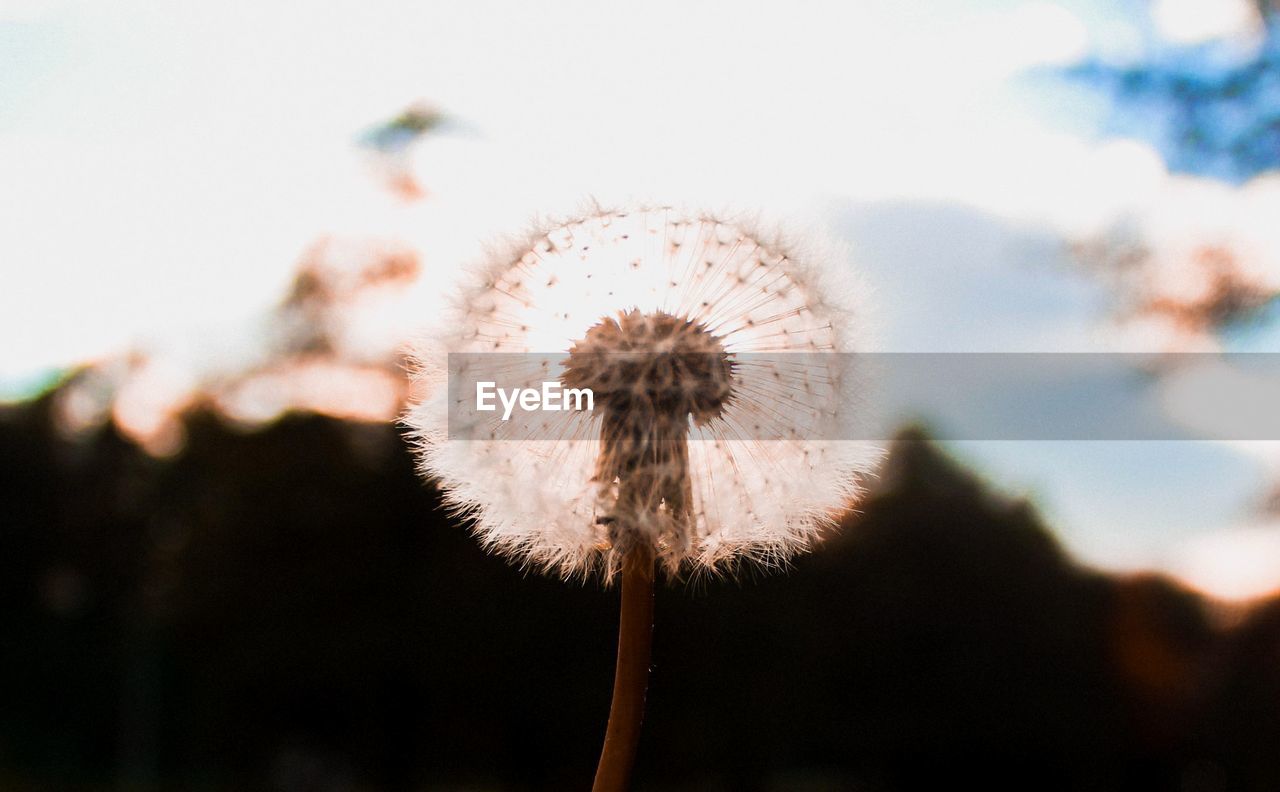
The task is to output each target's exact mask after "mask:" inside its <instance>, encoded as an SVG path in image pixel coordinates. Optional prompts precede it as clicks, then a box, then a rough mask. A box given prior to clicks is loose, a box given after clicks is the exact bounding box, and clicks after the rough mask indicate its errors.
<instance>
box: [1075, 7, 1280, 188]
mask: <svg viewBox="0 0 1280 792" xmlns="http://www.w3.org/2000/svg"><path fill="white" fill-rule="evenodd" d="M1256 37H1257V38H1256V41H1254V42H1250V43H1247V44H1246V43H1243V42H1241V41H1236V40H1225V41H1222V40H1220V41H1211V42H1207V43H1202V44H1195V45H1180V46H1177V45H1169V44H1164V43H1160V42H1156V41H1151V42H1149V43H1148V54H1147V56H1146V57H1145V58H1144V59H1143V60H1140V61H1138V62H1136V63H1130V64H1123V65H1117V64H1114V63H1112V62H1109V61H1107V60H1104V59H1099V58H1094V59H1090V60H1087V61H1085V62H1083V63H1080V64H1078V65H1075V66H1072V67H1070V68H1068V69H1067V70H1066V72H1065V74H1066V75H1067V76H1068V77H1069V78H1070V79H1073V80H1077V81H1080V82H1083V83H1086V84H1089V85H1094V86H1097V87H1099V88H1101V89H1103V90H1105V91H1106V92H1108V93H1109V94H1110V95H1111V96H1112V97H1113V98H1114V99H1115V107H1114V112H1113V115H1112V118H1111V126H1112V129H1113V131H1117V132H1120V133H1122V134H1125V135H1126V136H1131V137H1140V138H1145V139H1147V140H1149V141H1150V142H1151V143H1153V144H1154V145H1156V146H1157V148H1158V149H1159V150H1160V151H1161V152H1162V154H1163V155H1164V158H1165V161H1166V162H1167V163H1168V165H1169V167H1170V168H1171V169H1172V170H1174V171H1178V172H1184V173H1190V174H1195V175H1200V176H1210V177H1213V178H1219V179H1225V180H1229V181H1232V182H1237V183H1239V182H1243V181H1246V180H1248V179H1250V178H1252V177H1254V176H1257V175H1258V174H1261V173H1264V172H1266V171H1271V170H1275V169H1277V168H1280V13H1277V11H1276V5H1275V4H1274V3H1272V2H1269V0H1258V2H1257V22H1256Z"/></svg>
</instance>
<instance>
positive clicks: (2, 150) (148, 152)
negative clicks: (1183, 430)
mask: <svg viewBox="0 0 1280 792" xmlns="http://www.w3.org/2000/svg"><path fill="white" fill-rule="evenodd" d="M1209 5H1210V4H1206V3H1199V2H1197V3H1190V2H1188V0H1162V2H1160V3H1159V4H1158V5H1157V13H1156V15H1155V20H1156V24H1157V25H1158V26H1159V28H1160V30H1161V31H1162V32H1163V33H1164V34H1165V35H1167V36H1168V37H1170V38H1171V39H1175V40H1180V41H1194V40H1200V39H1204V38H1208V37H1212V36H1217V35H1222V34H1223V33H1224V32H1228V33H1229V32H1232V31H1234V30H1237V29H1239V28H1240V26H1241V25H1244V24H1247V18H1244V17H1241V16H1240V11H1239V7H1238V6H1239V5H1240V2H1237V1H1236V0H1224V2H1223V3H1222V4H1221V5H1220V6H1213V7H1212V9H1209V10H1206V7H1207V6H1209ZM1193 6H1194V8H1193ZM302 7H303V6H300V5H298V4H296V3H272V2H263V1H262V0H258V2H250V3H237V2H226V3H195V2H150V3H146V2H139V1H138V0H119V1H118V2H113V3H89V2H83V3H82V2H73V1H72V0H17V1H16V2H15V1H14V0H0V267H2V268H3V270H2V272H3V281H0V284H2V285H0V337H3V338H5V339H6V342H5V344H4V345H3V347H0V391H3V392H10V393H12V392H13V391H14V390H15V389H17V388H19V387H21V385H22V383H24V382H28V381H30V379H31V378H32V377H34V376H38V375H39V374H40V373H41V372H42V371H46V370H48V369H49V368H51V367H57V366H63V365H66V364H69V363H72V362H75V361H79V360H84V359H90V358H95V357H99V356H103V355H107V354H110V353H112V352H116V351H118V350H120V349H122V348H125V347H128V346H130V345H136V344H141V345H145V346H151V347H166V346H167V347H171V348H182V349H183V350H185V354H187V355H188V356H189V357H193V358H195V359H200V360H203V361H208V360H211V359H218V357H219V356H223V355H225V354H226V352H225V349H226V348H227V346H228V345H233V339H235V338H238V337H242V336H243V335H244V334H245V333H252V332H253V328H254V325H253V322H254V321H256V319H257V318H258V317H260V316H261V314H262V312H263V311H264V310H265V309H266V308H267V306H269V305H271V304H272V303H274V302H275V301H276V300H278V299H279V296H280V294H281V293H282V291H283V289H284V287H285V285H286V284H287V282H288V280H289V277H290V275H291V274H292V270H293V267H294V265H295V263H296V261H297V259H298V256H299V255H300V253H301V252H302V251H303V250H304V249H305V248H306V247H307V246H308V245H309V244H310V243H311V242H313V241H314V240H315V239H316V238H317V237H319V236H321V235H323V234H339V235H355V236H376V237H394V238H400V239H406V240H409V241H411V242H413V243H414V244H416V245H417V246H418V247H419V248H420V249H421V251H422V253H423V257H424V265H425V268H426V272H427V278H425V279H424V280H425V281H426V283H424V286H423V293H422V294H421V300H420V302H419V303H418V305H419V306H420V311H421V313H422V314H423V315H424V316H425V315H427V314H429V313H430V311H431V307H430V306H431V305H432V304H433V303H432V299H433V297H432V295H431V293H430V292H431V290H432V289H434V288H436V287H438V286H439V285H440V284H441V283H443V282H445V281H447V278H448V277H450V276H451V274H452V272H453V270H454V268H455V267H456V265H457V263H458V262H459V261H461V260H465V259H468V258H471V257H473V256H474V255H475V253H476V251H477V250H478V247H479V244H480V243H481V241H483V240H484V239H486V238H488V237H490V236H491V235H492V233H494V232H495V231H500V230H502V229H511V228H519V227H520V226H521V225H522V224H523V223H524V222H525V220H526V219H527V217H528V216H529V215H530V214H531V213H532V212H534V211H552V212H556V211H563V210H565V209H566V208H569V209H571V208H573V207H574V206H575V205H577V204H579V203H580V202H581V200H582V199H583V198H584V196H588V195H595V196H597V197H600V198H603V199H606V200H608V199H625V198H653V199H657V200H664V201H672V200H674V201H681V202H689V201H692V202H694V203H707V204H710V205H712V206H724V205H727V206H731V207H740V208H747V209H762V210H765V211H766V212H767V213H768V214H770V215H773V216H782V217H783V218H784V219H785V218H791V219H793V220H797V221H801V222H807V223H812V224H818V225H821V226H825V227H826V228H827V229H829V230H831V231H833V232H835V233H839V234H843V235H845V236H847V237H848V238H849V240H850V242H851V243H852V244H853V246H854V248H855V251H856V253H857V256H858V258H859V259H860V261H861V264H862V266H863V267H864V268H865V269H866V270H867V272H868V276H869V280H870V281H871V283H872V285H873V286H874V287H875V288H876V290H877V300H876V301H877V303H878V305H879V313H880V316H881V321H882V333H881V348H885V349H895V350H920V351H944V350H945V351H960V350H992V351H999V350H1065V349H1075V350H1089V349H1104V348H1107V347H1106V344H1107V343H1109V342H1108V340H1107V339H1105V338H1101V337H1100V336H1099V333H1098V322H1097V319H1098V317H1099V315H1100V311H1101V305H1102V302H1101V293H1100V292H1099V291H1098V289H1097V287H1096V286H1095V285H1092V284H1090V283H1088V282H1086V281H1084V280H1082V279H1080V278H1078V277H1076V276H1074V275H1072V274H1070V273H1067V272H1065V271H1064V270H1063V268H1062V267H1061V263H1062V261H1061V258H1060V257H1061V256H1062V248H1061V242H1062V240H1063V238H1064V237H1065V236H1069V235H1075V234H1081V233H1088V232H1090V231H1096V230H1098V229H1101V228H1103V227H1105V226H1106V225H1107V224H1108V223H1110V222H1112V221H1114V220H1115V219H1116V217H1117V216H1118V215H1119V213H1121V212H1122V211H1124V210H1127V209H1137V210H1139V211H1140V212H1145V213H1146V215H1147V216H1152V217H1159V218H1165V219H1167V217H1168V213H1167V212H1164V211H1162V210H1159V209H1153V208H1152V207H1161V206H1164V204H1162V203H1161V202H1162V201H1163V202H1166V203H1167V201H1168V200H1170V199H1169V196H1170V195H1171V194H1175V193H1176V190H1174V180H1173V179H1172V178H1171V177H1170V176H1169V175H1168V174H1167V173H1166V172H1165V169H1164V167H1163V164H1162V162H1161V160H1160V157H1159V156H1158V154H1156V152H1154V151H1153V150H1152V149H1151V148H1149V147H1148V146H1146V145H1145V144H1141V143H1137V142H1132V141H1105V140H1091V139H1087V138H1085V137H1082V136H1080V135H1079V134H1077V133H1075V132H1072V131H1070V130H1071V129H1072V128H1073V127H1072V125H1071V124H1069V123H1066V122H1067V121H1070V120H1072V119H1075V120H1078V117H1079V116H1080V115H1087V114H1088V113H1090V112H1096V108H1091V107H1089V106H1088V105H1087V104H1081V101H1080V99H1079V97H1074V96H1067V95H1065V94H1064V95H1063V96H1062V97H1058V98H1057V99H1055V97H1045V96H1040V95H1033V96H1031V97H1028V95H1027V92H1026V89H1025V87H1023V88H1021V89H1020V88H1018V87H1017V83H1016V82H1015V78H1017V77H1018V76H1019V75H1020V74H1022V73H1024V72H1025V70H1026V69H1028V68H1031V67H1034V66H1037V65H1044V64H1062V63H1069V62H1072V61H1073V60H1075V59H1077V58H1080V57H1082V56H1083V55H1084V54H1086V53H1087V52H1089V51H1091V50H1105V51H1107V52H1111V53H1114V52H1124V51H1125V49H1126V47H1131V46H1133V43H1132V42H1133V38H1134V35H1135V34H1133V32H1132V31H1130V30H1128V29H1127V28H1125V26H1124V25H1123V24H1121V23H1119V22H1117V21H1116V19H1115V18H1114V15H1113V13H1112V11H1111V10H1108V8H1109V6H1108V4H1106V3H1102V2H1101V0H1099V1H1098V2H1085V1H1084V0H1079V1H1077V2H1070V3H1063V4H1061V5H1058V4H1053V3H1049V2H1039V1H1034V2H1011V1H1010V2H987V3H973V2H961V1H960V0H927V1H926V0H914V1H911V2H909V1H908V0H863V2H858V3H848V2H826V3H819V2H813V3H775V4H768V5H765V4H759V7H755V4H746V3H742V2H732V3H730V2H722V3H707V2H644V3H635V4H628V5H621V4H608V5H605V4H600V3H590V2H556V3H528V2H504V3H495V2H466V3H445V2H421V1H420V0H415V1H412V2H411V1H410V0H397V1H396V2H386V3H376V4H375V3H370V2H367V1H366V2H328V3H314V4H307V6H305V8H306V9H307V10H306V13H299V9H300V8H302ZM1197 8H1198V9H1200V10H1199V11H1196V10H1195V9H1197ZM1241 19H1244V20H1245V21H1241ZM1233 26H1234V27H1233ZM418 99H424V100H427V101H429V102H431V103H432V104H434V105H436V106H438V107H440V108H442V109H443V110H444V111H445V112H446V113H448V114H449V115H450V116H451V117H453V118H455V119H458V122H459V123H458V124H457V127H456V131H454V132H453V133H450V134H448V135H443V136H440V137H437V138H435V139H433V140H429V141H428V142H427V143H426V144H424V145H423V146H422V147H421V148H420V150H419V152H418V155H417V159H416V161H415V166H414V167H415V172H416V173H417V175H418V178H419V179H420V180H421V182H422V183H423V184H424V185H425V186H426V187H427V189H428V190H429V191H430V196H429V197H428V199H427V200H425V201H422V202H419V203H416V204H404V203H401V202H398V201H397V200H395V199H394V198H393V197H391V196H390V195H388V194H387V192H386V191H385V190H383V189H381V188H380V187H379V185H378V184H377V183H376V182H375V180H373V179H371V178H370V174H369V170H368V168H367V167H366V165H367V163H366V162H364V161H363V160H362V158H361V156H360V154H359V152H358V150H357V148H356V146H355V140H356V138H357V137H358V135H359V134H360V133H361V132H362V131H363V130H365V129H367V128H368V127H369V126H371V125H372V124H374V123H376V122H378V121H380V120H383V119H386V118H388V117H391V116H393V115H395V114H396V113H397V112H399V111H400V110H401V109H402V108H404V107H405V106H406V105H408V104H409V103H410V102H412V101H414V100H418ZM1058 99H1060V101H1058ZM1055 102H1057V104H1055ZM1046 107H1048V108H1050V112H1047V113H1046V112H1045V108H1046ZM1055 116H1057V117H1058V118H1059V119H1060V120H1062V121H1063V123H1061V124H1059V123H1055ZM1075 128H1078V125H1077V126H1076V127H1075ZM1177 184H1178V185H1182V182H1181V180H1179V181H1178V182H1177ZM1179 189H1184V191H1185V190H1186V189H1189V190H1191V192H1192V193H1194V194H1195V195H1200V194H1201V193H1202V192H1204V191H1205V190H1210V189H1211V188H1210V187H1208V186H1204V187H1203V189H1201V187H1200V186H1196V185H1194V184H1193V185H1192V186H1191V187H1190V188H1186V187H1185V186H1179ZM1212 189H1217V188H1212ZM1233 200H1235V197H1234V194H1232V195H1228V196H1226V197H1225V198H1223V199H1222V201H1220V202H1219V203H1220V204H1222V205H1224V206H1232V205H1233V204H1231V201H1233ZM1224 201H1225V203H1223V202H1224ZM1193 203H1194V202H1193ZM1175 208H1176V207H1175ZM1182 211H1184V212H1189V211H1190V210H1188V209H1185V208H1184V209H1183V210H1182ZM1227 214H1230V213H1229V212H1228V213H1227ZM1185 216H1189V215H1184V217H1185ZM1196 216H1197V217H1200V216H1202V213H1201V214H1200V215H1196ZM1232 216H1234V215H1232ZM1175 225H1177V224H1176V223H1175ZM957 452H958V453H960V454H961V455H962V456H965V457H966V458H969V459H972V460H975V461H977V462H978V463H980V464H982V465H984V466H985V468H986V469H987V471H988V473H989V475H990V476H991V478H992V479H993V480H994V481H996V482H997V483H998V484H999V485H1001V486H1002V487H1004V488H1005V489H1007V490H1009V491H1012V492H1015V493H1018V492H1026V493H1031V494H1034V495H1035V496H1036V497H1037V501H1038V502H1039V503H1040V504H1041V505H1042V507H1043V508H1044V509H1045V510H1046V511H1047V512H1048V516H1049V519H1050V521H1051V522H1052V523H1053V524H1054V525H1055V526H1057V527H1058V528H1059V530H1060V535H1061V536H1062V538H1063V540H1064V541H1065V542H1066V543H1067V544H1068V546H1069V547H1071V548H1072V549H1073V550H1074V551H1076V552H1077V553H1079V554H1080V555H1082V556H1083V557H1085V558H1086V559H1088V560H1090V561H1093V562H1098V563H1103V564H1106V565H1109V566H1112V567H1123V568H1138V567H1157V568H1162V569H1166V570H1171V571H1175V572H1177V573H1179V574H1181V575H1183V576H1184V577H1187V578H1189V579H1191V580H1193V581H1195V582H1196V583H1197V584H1199V585H1202V586H1204V587H1206V588H1210V589H1213V590H1215V591H1220V592H1222V593H1224V594H1231V595H1240V594H1248V593H1253V592H1254V591H1256V590H1262V589H1264V588H1266V587H1270V586H1280V565H1274V566H1271V567H1268V568H1265V569H1263V570H1261V571H1257V570H1254V571H1252V572H1249V573H1248V574H1251V575H1253V576H1254V577H1253V578H1250V580H1251V581H1254V582H1252V583H1250V584H1249V586H1244V585H1243V584H1242V583H1241V576H1242V575H1244V574H1245V572H1244V571H1242V570H1244V566H1243V565H1242V564H1243V562H1238V561H1229V562H1223V561H1222V559H1223V558H1228V559H1231V558H1236V557H1237V556H1238V557H1241V558H1252V557H1253V556H1254V555H1256V553H1254V552H1253V550H1252V548H1255V547H1257V546H1260V545H1262V544H1266V543H1267V542H1271V543H1273V544H1274V543H1276V541H1277V540H1276V537H1277V536H1280V531H1278V530H1277V529H1275V528H1270V527H1267V526H1259V525H1256V524H1254V523H1253V522H1252V519H1253V518H1252V517H1251V516H1250V512H1249V499H1250V498H1252V497H1254V496H1256V495H1257V493H1258V491H1259V490H1260V488H1262V487H1263V485H1264V484H1265V482H1266V478H1265V476H1264V472H1265V469H1264V468H1263V467H1262V466H1261V464H1260V463H1258V462H1256V461H1255V458H1256V457H1257V455H1252V456H1251V455H1250V454H1247V453H1241V452H1240V451H1239V450H1238V449H1233V448H1227V447H1224V446H1218V445H1211V444H1191V443H1184V444H1177V445H1176V447H1168V446H1167V444H1155V443H1146V444H1141V443H1139V444H1124V445H1122V444H1087V443H1063V444H1050V443H1035V444H1032V443H1021V444H996V443H984V444H972V445H966V446H965V447H959V448H957ZM1241 526H1244V527H1243V528H1241ZM1233 537H1234V538H1233ZM1241 537H1245V538H1243V539H1241ZM1259 537H1261V538H1259ZM1206 547H1208V548H1210V549H1208V550H1206V549H1205V548H1206ZM1242 548H1243V549H1242ZM1233 553H1235V554H1236V555H1235V556H1233V555H1232V554H1233ZM1271 557H1273V558H1280V554H1271ZM1200 558H1204V559H1212V560H1211V561H1204V562H1203V563H1201V562H1199V561H1197V560H1196V559H1200ZM1224 564H1225V566H1224ZM1223 569H1225V570H1226V571H1225V572H1224V571H1223ZM1255 578H1256V580H1255ZM1257 581H1261V582H1257ZM1246 589H1247V590H1246Z"/></svg>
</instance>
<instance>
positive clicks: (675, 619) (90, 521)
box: [0, 397, 1280, 792]
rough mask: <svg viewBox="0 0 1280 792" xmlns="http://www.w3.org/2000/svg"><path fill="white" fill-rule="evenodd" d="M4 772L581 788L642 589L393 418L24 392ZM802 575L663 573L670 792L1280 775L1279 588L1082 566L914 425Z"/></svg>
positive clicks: (380, 786) (65, 777) (333, 785)
mask: <svg viewBox="0 0 1280 792" xmlns="http://www.w3.org/2000/svg"><path fill="white" fill-rule="evenodd" d="M0 482H2V483H0V515H2V519H3V528H2V530H0V562H2V563H3V575H0V788H2V789H15V790H22V789H85V790H98V789H108V788H111V789H115V788H120V789H139V790H146V789H191V790H231V789H237V790H240V789H251V790H252V789H279V790H411V789H548V790H562V789H563V790H573V789H585V788H587V787H588V786H589V784H590V779H591V773H592V770H593V768H594V762H595V759H596V755H597V752H598V749H599V742H600V739H601V737H602V735H603V729H604V720H605V716H606V713H607V710H608V701H609V691H610V681H611V677H612V663H613V642H614V640H615V619H616V618H617V617H616V603H615V598H616V596H617V593H616V591H605V590H601V589H600V588H599V586H598V585H596V584H594V583H588V584H585V585H584V584H582V583H569V584H565V583H562V582H560V581H556V580H548V579H545V578H542V577H539V576H536V575H531V574H524V573H522V572H521V571H520V570H518V569H515V568H512V567H510V566H508V565H507V564H506V563H504V562H503V561H501V560H500V559H497V558H493V557H490V556H487V555H485V554H484V553H483V552H482V551H481V550H480V549H479V548H478V547H477V545H476V543H475V542H474V541H473V540H472V539H471V538H470V537H469V536H468V535H467V533H466V531H465V530H464V529H463V528H462V527H461V526H459V525H458V524H456V523H455V522H454V521H452V520H450V519H449V518H447V517H446V516H445V515H444V514H443V513H441V511H440V510H439V508H438V500H437V498H436V495H435V493H434V492H433V491H432V489H431V488H430V487H429V486H426V485H424V484H422V483H421V482H420V481H419V480H418V479H417V478H416V477H415V475H414V472H413V465H412V460H411V458H410V457H409V455H408V453H407V451H406V449H405V447H404V444H403V442H402V441H401V439H400V438H399V437H398V435H397V433H396V431H395V429H394V428H392V427H385V426H368V425H358V424H348V423H342V422H339V421H334V420H330V419H326V418H320V417H314V416H311V417H307V416H297V417H290V418H286V419H285V420H283V421H281V422H280V423H278V424H276V425H274V426H273V427H271V428H269V429H267V430H264V431H260V432H257V433H244V432H238V431H236V430H233V429H229V428H227V427H225V426H223V425H222V424H221V423H220V422H219V420H218V419H217V418H215V417H213V416H212V415H208V414H201V413H197V414H195V415H193V416H191V417H190V420H189V425H188V441H187V445H186V449H185V451H184V452H183V453H181V454H180V455H179V456H177V457H175V458H173V459H171V460H167V461H161V460H156V459H152V458H150V457H148V456H147V455H146V454H144V453H142V452H141V451H139V450H138V449H136V448H135V447H133V446H132V445H130V444H129V443H127V442H126V441H124V440H122V439H121V438H120V437H119V436H117V435H116V434H115V433H114V432H113V430H111V429H110V428H107V429H104V430H102V431H101V432H99V433H97V434H96V435H93V436H92V437H89V438H83V439H80V440H67V439H62V438H60V436H59V435H58V433H57V431H56V430H55V429H54V427H53V426H52V425H51V421H50V399H49V398H48V397H46V398H45V399H43V400H41V401H37V402H34V403H31V404H28V405H25V406H22V407H19V408H10V409H8V410H7V411H6V412H5V413H4V415H3V417H2V418H0ZM845 522H846V524H845V525H844V527H843V530H842V531H840V532H839V533H838V534H834V535H833V536H832V537H831V538H830V539H829V540H828V541H826V542H825V543H824V544H823V545H822V546H821V547H820V548H819V549H818V550H817V552H815V553H814V554H812V555H810V556H807V557H804V558H802V559H800V560H799V561H797V562H796V564H795V565H794V568H793V569H791V570H790V571H789V572H787V573H785V574H775V575H771V576H767V577H759V578H758V579H754V578H750V577H749V578H748V579H743V580H739V581H717V580H700V581H691V582H689V583H687V584H684V585H676V586H673V587H668V588H666V589H664V590H663V591H661V592H660V594H659V598H658V605H657V619H658V626H657V632H656V634H655V647H654V667H653V675H652V686H651V691H650V699H649V717H648V720H647V722H646V724H645V731H644V735H643V738H642V743H641V748H640V758H639V764H638V767H637V769H636V787H637V789H641V790H644V789H651V790H666V789H670V790H684V789H687V790H695V789H697V790H715V789H725V790H730V789H732V790H791V789H797V790H825V789H833V790H835V789H856V790H917V789H918V790H926V789H927V790H937V789H950V788H953V787H956V788H958V785H959V784H961V783H962V782H964V783H966V785H975V784H976V786H977V788H984V789H1006V788H1009V789H1015V788H1016V789H1026V790H1147V789H1150V790H1197V791H1200V790H1203V791H1206V792H1207V791H1210V790H1276V789H1280V750H1277V746H1280V602H1271V603H1267V604H1262V605H1260V606H1258V607H1256V608H1254V609H1253V610H1252V611H1251V612H1250V613H1249V614H1246V615H1245V616H1244V617H1243V619H1241V620H1237V622H1233V623H1231V625H1230V626H1226V625H1223V624H1219V623H1218V622H1221V621H1222V620H1218V622H1215V621H1214V620H1212V619H1211V618H1210V615H1209V610H1208V609H1207V605H1206V603H1204V602H1203V601H1201V600H1200V599H1199V598H1198V597H1197V596H1196V595H1194V594H1192V593H1190V592H1187V591H1185V590H1182V589H1180V588H1178V587H1177V586H1176V585H1174V584H1173V583H1171V582H1169V581H1166V580H1162V579H1158V578H1127V579H1117V578H1113V577H1107V576H1104V575H1101V574H1098V573H1095V572H1091V571H1088V570H1086V569H1083V568H1081V567H1078V566H1076V565H1074V564H1073V563H1072V562H1071V561H1070V560H1069V559H1068V558H1067V557H1066V556H1064V554H1063V552H1062V551H1061V550H1060V549H1059V548H1058V546H1057V545H1056V544H1055V542H1054V540H1053V539H1052V538H1051V536H1050V534H1049V533H1048V532H1047V531H1046V529H1045V528H1044V526H1043V525H1041V523H1040V522H1039V521H1038V519H1037V517H1036V515H1035V514H1034V512H1033V511H1032V510H1031V509H1030V508H1029V507H1028V506H1027V505H1026V504H1024V503H1020V502H1007V501H1002V500H1001V499H999V498H998V497H996V496H993V495H991V494H990V493H989V492H988V491H987V490H985V489H984V487H983V485H982V484H981V483H980V482H978V481H977V480H976V479H975V478H974V477H972V476H971V475H969V474H967V473H966V472H965V471H963V470H961V469H959V468H958V467H957V466H956V465H955V464H954V463H952V462H951V461H949V460H948V459H947V458H945V457H944V456H942V455H941V454H940V453H939V452H938V451H937V450H936V449H935V448H933V447H932V446H931V445H930V444H929V443H928V442H927V441H926V440H925V439H924V438H923V437H922V436H921V435H919V434H918V433H907V434H904V436H903V437H902V438H900V439H899V441H898V442H897V443H896V445H895V447H894V449H893V452H892V457H891V459H890V461H889V463H888V464H887V466H886V468H885V470H884V472H883V474H882V476H881V479H880V480H879V481H878V482H876V483H875V484H874V494H873V496H872V497H871V498H870V499H869V500H868V501H867V502H866V503H865V504H864V505H863V507H862V509H861V514H859V515H853V516H850V517H849V518H848V519H847V520H846V521H845Z"/></svg>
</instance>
